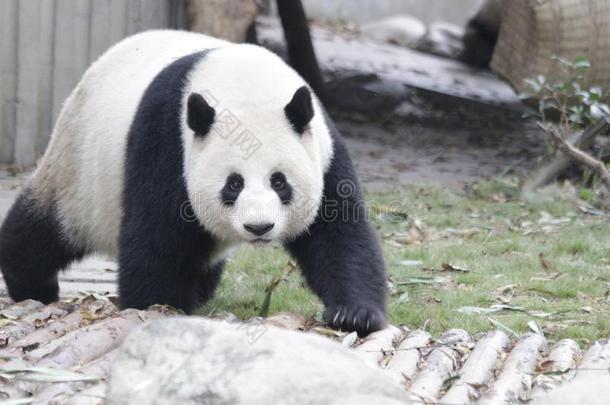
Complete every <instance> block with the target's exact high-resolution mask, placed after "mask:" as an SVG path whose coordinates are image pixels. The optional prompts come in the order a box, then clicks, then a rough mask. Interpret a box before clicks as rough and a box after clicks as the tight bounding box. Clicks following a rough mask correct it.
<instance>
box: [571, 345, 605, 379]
mask: <svg viewBox="0 0 610 405" xmlns="http://www.w3.org/2000/svg"><path fill="white" fill-rule="evenodd" d="M604 370H605V371H606V372H607V371H608V370H610V340H608V339H603V340H598V341H597V342H595V343H594V344H593V346H591V347H590V348H589V349H587V351H586V352H585V353H584V354H583V356H582V361H581V362H580V364H579V365H578V367H577V369H576V376H575V377H574V380H585V379H587V378H590V377H593V376H596V375H598V374H599V373H600V372H604Z"/></svg>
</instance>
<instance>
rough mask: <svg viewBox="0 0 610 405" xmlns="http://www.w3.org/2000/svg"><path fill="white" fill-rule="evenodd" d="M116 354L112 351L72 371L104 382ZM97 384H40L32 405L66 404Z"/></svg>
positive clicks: (115, 351)
mask: <svg viewBox="0 0 610 405" xmlns="http://www.w3.org/2000/svg"><path fill="white" fill-rule="evenodd" d="M117 353H118V351H117V349H114V350H112V351H110V352H108V353H106V354H105V355H103V356H102V357H100V358H99V359H97V360H95V361H93V362H92V363H89V364H87V365H85V366H82V367H77V368H76V369H75V370H74V371H76V372H78V373H82V374H83V375H86V376H90V377H98V378H100V379H101V380H105V379H106V378H107V377H108V373H109V372H110V366H111V364H112V361H113V360H114V358H115V357H116V354H117ZM97 384H99V383H87V382H83V381H78V382H72V383H60V384H49V385H42V384H41V385H40V386H39V387H37V388H36V389H35V390H34V393H35V396H34V402H32V404H33V405H44V404H60V403H62V404H63V403H66V401H69V400H72V399H73V397H75V396H78V397H81V395H80V394H79V393H82V392H83V391H87V390H88V388H91V387H92V386H94V385H97Z"/></svg>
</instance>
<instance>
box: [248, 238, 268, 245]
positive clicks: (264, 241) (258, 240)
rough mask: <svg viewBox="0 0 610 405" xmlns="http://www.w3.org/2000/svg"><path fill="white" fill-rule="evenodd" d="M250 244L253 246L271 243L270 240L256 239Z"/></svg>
mask: <svg viewBox="0 0 610 405" xmlns="http://www.w3.org/2000/svg"><path fill="white" fill-rule="evenodd" d="M250 243H251V244H253V245H259V244H260V245H266V244H267V243H271V239H264V238H257V239H252V240H250Z"/></svg>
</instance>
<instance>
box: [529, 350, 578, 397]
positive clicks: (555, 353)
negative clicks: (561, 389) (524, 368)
mask: <svg viewBox="0 0 610 405" xmlns="http://www.w3.org/2000/svg"><path fill="white" fill-rule="evenodd" d="M581 357H582V353H581V352H580V347H578V343H576V342H575V341H573V340H572V339H563V340H560V341H559V342H557V343H556V344H555V346H553V348H552V349H551V353H550V354H549V357H547V359H546V360H544V361H543V362H542V363H540V367H539V369H540V371H541V372H542V373H541V374H539V375H537V376H536V377H535V378H534V389H533V390H532V399H536V398H540V397H542V396H544V395H545V394H546V392H547V391H550V390H552V389H555V388H557V387H558V386H559V385H560V384H562V383H563V382H565V381H567V380H570V379H572V378H574V375H575V369H576V365H577V364H578V362H579V360H580V358H581Z"/></svg>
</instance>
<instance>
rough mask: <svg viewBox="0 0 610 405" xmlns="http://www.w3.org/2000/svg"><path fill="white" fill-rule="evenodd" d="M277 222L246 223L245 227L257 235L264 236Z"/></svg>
mask: <svg viewBox="0 0 610 405" xmlns="http://www.w3.org/2000/svg"><path fill="white" fill-rule="evenodd" d="M274 226H275V224H272V223H271V224H269V223H267V224H244V229H245V230H246V231H248V232H250V233H251V234H253V235H256V236H263V235H264V234H266V233H268V232H269V231H271V230H272V229H273V227H274Z"/></svg>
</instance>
